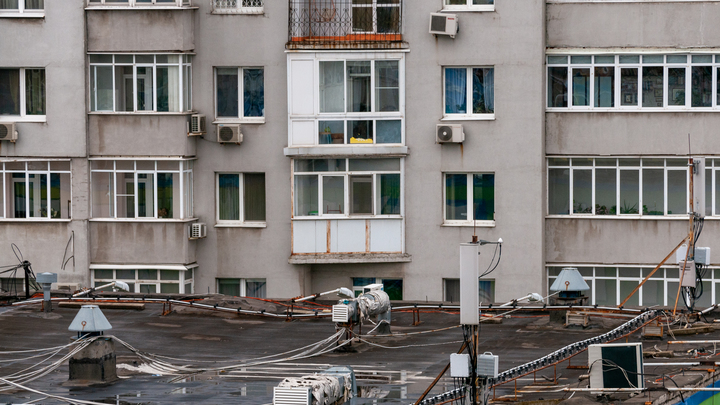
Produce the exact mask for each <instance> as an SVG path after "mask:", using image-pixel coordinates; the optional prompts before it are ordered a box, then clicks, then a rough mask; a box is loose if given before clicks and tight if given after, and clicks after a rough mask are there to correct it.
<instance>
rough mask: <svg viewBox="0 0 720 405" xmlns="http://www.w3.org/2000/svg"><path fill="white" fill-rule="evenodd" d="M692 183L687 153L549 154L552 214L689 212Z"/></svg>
mask: <svg viewBox="0 0 720 405" xmlns="http://www.w3.org/2000/svg"><path fill="white" fill-rule="evenodd" d="M688 187H689V186H688V168H687V159H662V158H643V159H639V158H620V159H614V158H594V159H593V158H550V159H548V214H549V215H581V214H582V215H596V216H623V215H666V216H667V215H683V216H685V215H687V212H688V198H687V195H688ZM571 202H572V203H571Z"/></svg>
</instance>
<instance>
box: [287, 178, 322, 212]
mask: <svg viewBox="0 0 720 405" xmlns="http://www.w3.org/2000/svg"><path fill="white" fill-rule="evenodd" d="M293 192H294V194H295V215H297V216H306V215H317V214H318V176H295V190H293Z"/></svg>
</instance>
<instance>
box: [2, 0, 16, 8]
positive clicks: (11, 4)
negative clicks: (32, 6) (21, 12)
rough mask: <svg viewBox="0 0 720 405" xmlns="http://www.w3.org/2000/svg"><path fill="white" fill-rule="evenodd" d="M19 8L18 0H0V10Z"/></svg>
mask: <svg viewBox="0 0 720 405" xmlns="http://www.w3.org/2000/svg"><path fill="white" fill-rule="evenodd" d="M13 9H14V10H17V9H18V0H0V10H13Z"/></svg>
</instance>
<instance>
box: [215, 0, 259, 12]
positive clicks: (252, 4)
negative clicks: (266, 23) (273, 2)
mask: <svg viewBox="0 0 720 405" xmlns="http://www.w3.org/2000/svg"><path fill="white" fill-rule="evenodd" d="M263 3H264V0H212V4H213V14H262V13H263Z"/></svg>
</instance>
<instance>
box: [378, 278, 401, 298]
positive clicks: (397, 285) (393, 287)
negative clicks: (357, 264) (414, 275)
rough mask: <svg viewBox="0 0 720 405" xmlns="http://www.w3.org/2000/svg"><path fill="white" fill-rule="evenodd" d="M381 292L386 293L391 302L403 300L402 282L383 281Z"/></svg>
mask: <svg viewBox="0 0 720 405" xmlns="http://www.w3.org/2000/svg"><path fill="white" fill-rule="evenodd" d="M382 283H383V291H385V293H387V295H388V298H390V300H391V301H399V300H402V299H403V281H402V280H388V279H384V280H383V281H382Z"/></svg>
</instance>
